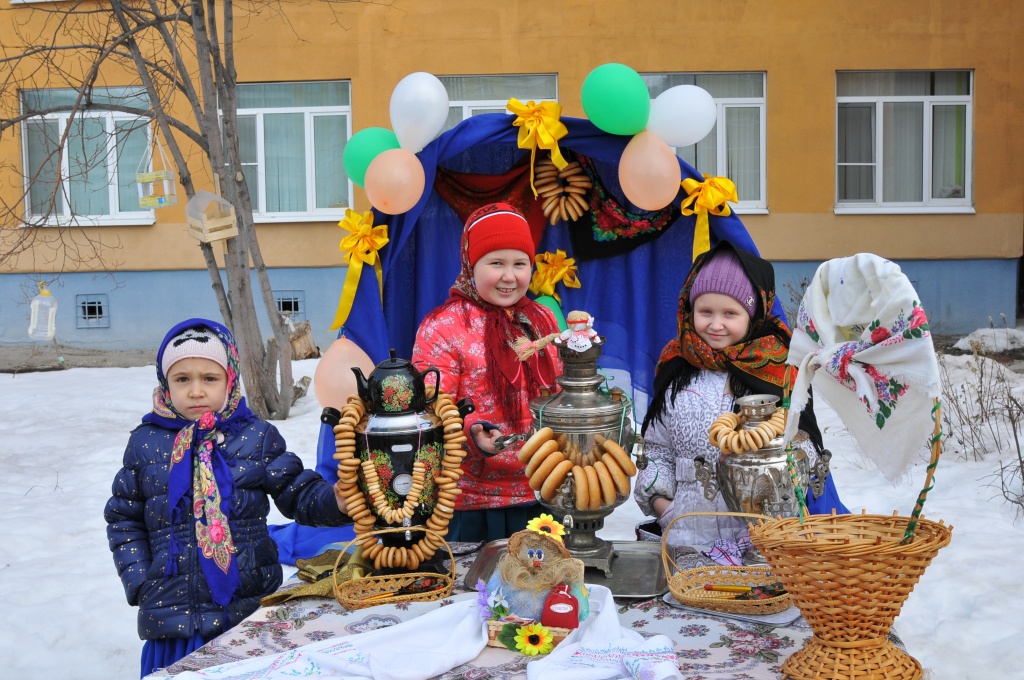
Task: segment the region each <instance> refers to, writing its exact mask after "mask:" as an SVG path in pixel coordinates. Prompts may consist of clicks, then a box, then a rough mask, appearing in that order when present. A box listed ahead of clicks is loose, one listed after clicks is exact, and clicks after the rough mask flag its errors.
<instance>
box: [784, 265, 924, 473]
mask: <svg viewBox="0 0 1024 680" xmlns="http://www.w3.org/2000/svg"><path fill="white" fill-rule="evenodd" d="M788 363H789V364H791V365H793V366H797V367H798V368H799V373H798V375H797V378H796V380H795V381H794V384H793V403H792V407H791V412H790V417H789V419H788V422H787V424H786V432H785V438H786V441H789V440H790V439H791V438H792V437H793V436H794V435H795V434H796V431H797V421H798V418H797V416H798V415H799V414H800V412H801V411H803V409H804V406H805V405H806V403H807V388H808V386H809V385H812V384H813V386H814V390H815V395H816V396H817V395H820V396H821V397H822V398H824V399H825V400H826V401H827V402H828V403H829V404H830V405H831V406H832V408H833V409H834V410H835V411H836V413H837V414H838V415H839V417H840V418H841V419H842V420H843V423H844V424H845V425H846V427H847V428H848V429H849V431H850V434H851V435H853V438H854V440H855V441H856V443H857V445H858V448H859V449H860V452H861V453H862V454H863V455H864V456H865V457H866V458H868V459H869V460H870V461H871V462H872V463H874V464H875V465H876V466H877V467H878V468H879V470H881V471H882V473H883V474H884V475H885V477H886V479H888V480H889V481H891V482H895V481H897V480H898V479H899V478H900V476H901V475H902V474H903V473H904V472H905V471H906V469H907V467H909V465H910V464H911V463H912V462H913V461H914V460H915V458H917V456H918V453H919V452H920V450H921V447H922V446H926V445H927V444H928V439H929V437H930V435H931V433H932V428H933V427H934V423H933V422H932V418H931V411H932V405H933V400H934V399H935V398H936V397H938V396H939V395H940V394H941V391H942V388H941V384H940V380H939V365H938V360H937V359H936V357H935V348H934V346H933V344H932V337H931V332H930V330H929V328H928V319H927V317H926V316H925V313H924V310H923V309H922V308H921V304H920V298H918V296H917V291H915V290H914V286H913V285H912V284H911V283H910V280H909V279H908V278H907V277H906V275H905V274H904V273H903V272H902V271H901V270H900V268H899V266H898V265H896V264H895V263H893V262H890V261H889V260H886V259H883V258H881V257H879V256H877V255H872V254H870V253H860V254H857V255H854V256H853V257H845V258H838V259H834V260H829V261H827V262H825V263H823V264H822V265H821V266H820V267H818V271H817V272H816V273H815V274H814V279H813V280H812V281H811V283H810V285H809V286H808V288H807V291H806V293H805V294H804V298H803V300H802V301H801V303H800V309H799V312H798V313H797V323H796V325H795V327H794V328H793V341H792V344H791V345H790V348H789V360H788Z"/></svg>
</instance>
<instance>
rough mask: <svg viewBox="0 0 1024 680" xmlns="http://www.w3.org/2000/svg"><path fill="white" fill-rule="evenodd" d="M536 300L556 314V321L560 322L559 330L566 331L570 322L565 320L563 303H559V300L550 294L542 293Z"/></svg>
mask: <svg viewBox="0 0 1024 680" xmlns="http://www.w3.org/2000/svg"><path fill="white" fill-rule="evenodd" d="M534 302H536V303H537V304H539V305H544V306H545V307H547V308H548V309H550V310H551V313H552V314H554V315H555V321H556V322H557V323H558V330H560V331H564V330H565V329H567V328H568V327H569V324H567V323H566V322H565V314H563V313H562V305H560V304H558V300H556V299H555V298H553V297H551V296H550V295H541V296H540V297H538V298H537V299H536V300H534Z"/></svg>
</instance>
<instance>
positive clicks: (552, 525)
mask: <svg viewBox="0 0 1024 680" xmlns="http://www.w3.org/2000/svg"><path fill="white" fill-rule="evenodd" d="M526 528H527V529H529V530H530V531H535V532H537V533H538V534H547V535H548V536H550V537H551V538H553V539H555V540H556V541H558V542H559V543H561V542H562V536H565V527H564V526H562V523H561V522H557V521H555V518H554V517H552V516H551V515H548V514H542V515H540V516H539V517H534V518H533V519H531V520H530V521H529V522H528V523H527V525H526Z"/></svg>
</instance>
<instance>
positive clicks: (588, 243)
mask: <svg viewBox="0 0 1024 680" xmlns="http://www.w3.org/2000/svg"><path fill="white" fill-rule="evenodd" d="M576 160H578V161H579V163H580V166H582V168H583V169H584V171H586V173H587V176H588V177H589V178H590V181H591V183H592V184H593V185H594V188H593V189H592V190H591V192H590V195H589V196H588V197H587V200H588V202H589V203H590V206H591V208H590V210H588V211H587V212H585V213H583V215H582V216H581V217H580V219H578V220H574V221H572V222H571V223H570V225H569V239H570V241H571V242H572V253H573V255H574V256H575V257H576V258H577V259H579V260H596V259H599V258H603V257H613V256H615V255H621V254H622V253H628V252H629V251H631V250H633V249H635V248H638V247H640V246H642V245H644V244H645V243H649V242H651V241H653V240H655V239H656V238H658V237H659V236H661V235H662V234H663V233H664V231H665V230H666V229H668V228H669V227H671V226H672V224H674V223H675V221H676V220H677V219H679V217H680V215H681V213H680V212H679V207H678V206H676V205H669V206H668V207H666V208H662V209H661V210H654V211H650V212H632V211H630V210H627V209H626V208H625V207H624V206H623V205H622V204H621V203H619V201H618V200H616V198H615V196H613V195H612V194H611V192H609V191H608V189H607V188H606V187H605V186H604V184H603V183H602V181H601V177H600V175H598V173H597V170H596V169H595V168H594V165H593V163H592V162H591V161H590V159H588V158H587V157H585V156H577V157H576Z"/></svg>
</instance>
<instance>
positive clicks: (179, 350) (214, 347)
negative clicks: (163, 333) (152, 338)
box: [160, 326, 228, 376]
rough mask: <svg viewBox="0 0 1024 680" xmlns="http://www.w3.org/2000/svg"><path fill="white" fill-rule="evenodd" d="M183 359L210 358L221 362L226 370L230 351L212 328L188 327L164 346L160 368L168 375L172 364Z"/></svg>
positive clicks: (218, 362)
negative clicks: (228, 351)
mask: <svg viewBox="0 0 1024 680" xmlns="http://www.w3.org/2000/svg"><path fill="white" fill-rule="evenodd" d="M182 359H209V360H210V361H213V362H215V363H217V364H219V365H220V367H221V368H223V369H224V370H225V371H227V370H228V353H227V350H225V349H224V343H222V342H221V341H220V338H218V337H217V336H216V335H215V334H214V332H213V331H212V330H210V329H209V328H204V327H202V326H199V327H196V326H193V327H192V328H186V329H185V330H183V331H182V332H181V333H179V334H178V335H176V336H174V337H173V338H171V340H170V341H169V342H168V343H167V346H166V347H164V354H163V357H162V358H161V360H160V370H161V371H163V374H164V375H165V376H166V375H167V371H169V370H170V369H171V366H174V364H176V363H177V362H179V361H181V360H182Z"/></svg>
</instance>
